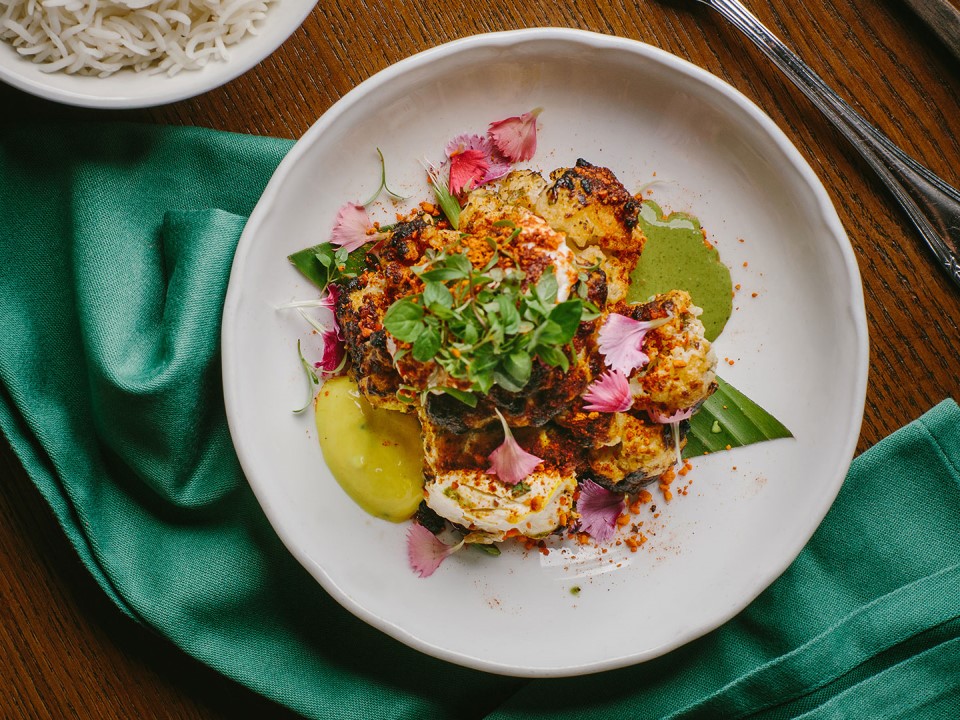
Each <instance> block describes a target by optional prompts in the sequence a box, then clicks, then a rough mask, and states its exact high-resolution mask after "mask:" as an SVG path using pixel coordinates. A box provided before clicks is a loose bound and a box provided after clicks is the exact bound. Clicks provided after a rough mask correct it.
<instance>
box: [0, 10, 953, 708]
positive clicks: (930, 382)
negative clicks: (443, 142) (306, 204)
mask: <svg viewBox="0 0 960 720" xmlns="http://www.w3.org/2000/svg"><path fill="white" fill-rule="evenodd" d="M748 4H749V5H750V6H751V9H752V10H753V11H754V12H755V14H756V15H757V16H758V17H759V18H760V19H761V20H762V21H763V22H764V23H766V24H767V25H768V26H769V27H770V28H771V29H773V31H774V32H775V33H777V34H778V35H779V36H780V37H781V38H782V39H783V40H784V41H785V42H786V43H787V44H788V45H789V46H790V47H792V48H793V49H795V50H796V51H797V52H798V53H799V54H800V55H801V56H802V57H803V58H804V59H806V60H807V61H808V63H809V64H810V65H811V66H813V68H814V69H815V70H816V71H817V72H818V73H820V75H821V76H822V77H823V78H824V79H825V80H826V81H827V82H828V83H829V84H831V85H832V86H833V87H834V89H835V90H837V92H839V94H840V95H842V96H843V97H844V98H846V99H847V100H848V101H849V102H850V103H851V104H852V105H854V107H856V108H857V109H858V110H860V111H861V112H862V114H863V115H864V116H866V117H867V118H868V119H870V120H872V121H873V122H874V123H875V124H876V125H877V126H879V127H880V128H881V129H882V130H883V131H884V132H886V133H887V134H888V135H889V136H890V137H891V138H892V139H893V140H894V142H896V143H898V144H899V145H900V146H901V147H903V148H904V149H905V150H906V151H907V152H909V153H910V154H912V155H913V156H914V157H916V158H917V159H918V160H920V161H921V162H923V163H925V164H926V165H928V166H929V167H930V168H932V169H933V170H934V171H935V172H937V173H938V174H940V175H941V176H942V177H944V178H945V179H946V180H947V181H948V182H950V183H951V184H953V185H955V186H957V185H960V170H958V168H960V141H958V138H960V112H958V109H960V92H958V91H960V60H958V59H957V57H955V56H954V55H952V54H951V53H950V52H949V50H948V49H947V48H946V46H945V45H944V44H943V43H941V42H940V41H939V40H938V38H937V36H936V35H935V34H934V33H933V32H932V31H931V30H930V28H929V27H928V26H927V25H926V24H925V23H924V22H922V21H921V20H920V19H919V18H918V17H917V16H916V15H915V14H914V13H913V12H912V11H911V10H910V8H909V7H908V6H907V5H906V4H903V3H902V2H900V0H809V1H808V2H804V3H795V2H785V1H784V0H779V1H776V2H767V3H761V2H758V1H756V0H754V1H753V2H748ZM538 26H540V27H542V26H562V27H577V28H582V29H587V30H593V31H597V32H602V33H608V34H614V35H620V36H624V37H629V38H634V39H637V40H642V41H644V42H647V43H649V44H651V45H654V46H657V47H659V48H662V49H664V50H667V51H669V52H671V53H674V54H675V55H678V56H680V57H682V58H685V59H687V60H689V61H691V62H693V63H695V64H696V65H699V66H700V67H702V68H705V69H706V70H709V71H710V72H712V73H714V74H716V75H718V76H719V77H721V78H722V79H724V80H726V81H727V82H729V83H730V84H732V85H733V86H734V87H736V88H737V89H739V90H740V91H742V92H743V93H745V94H746V95H747V96H748V97H749V98H750V99H751V100H753V101H754V102H756V103H757V104H758V105H759V106H760V107H761V108H762V109H763V110H764V111H766V112H767V113H768V114H769V115H770V116H771V117H772V118H773V120H774V121H775V122H776V124H777V125H779V126H780V127H781V128H782V129H783V130H784V132H786V134H787V136H788V137H789V138H790V139H791V140H792V141H793V142H794V143H795V144H796V146H797V147H798V148H799V150H800V152H801V153H802V154H803V156H804V157H805V158H806V159H807V160H808V161H809V163H810V164H811V166H812V167H813V169H814V171H815V172H816V173H817V174H818V175H819V177H820V179H821V180H822V181H823V183H824V185H825V186H826V188H827V191H828V192H829V194H830V196H831V198H832V199H833V202H834V203H835V205H836V207H837V210H838V212H839V215H840V218H841V220H842V221H843V224H844V226H845V228H846V230H847V233H848V234H849V237H850V241H851V243H852V244H853V247H854V249H855V252H856V255H857V259H858V261H859V264H860V270H861V273H862V275H863V282H864V293H865V298H866V307H867V315H868V321H869V330H870V335H871V353H870V380H869V389H868V393H867V403H866V411H865V415H864V420H863V428H862V434H861V439H860V444H859V450H860V451H862V450H863V449H865V448H867V447H869V446H870V445H872V444H874V443H875V442H877V441H878V440H880V439H881V438H882V437H884V436H886V435H887V434H889V433H890V432H892V431H893V430H895V429H897V428H898V427H900V426H902V425H904V424H905V423H907V422H909V421H910V420H912V419H914V418H915V417H917V416H918V415H920V414H921V413H922V412H923V411H925V410H927V409H928V408H930V407H931V406H932V405H934V404H936V403H937V402H939V401H940V400H942V399H944V398H946V397H948V396H953V397H954V398H958V399H960V291H958V290H957V289H955V288H954V287H953V286H952V285H950V284H949V283H948V281H947V280H946V279H945V277H944V276H943V275H942V274H941V273H940V272H938V271H937V270H936V268H935V267H934V265H933V264H932V262H931V261H930V259H929V258H928V256H927V253H926V251H925V250H924V249H923V247H922V245H921V243H920V241H919V238H918V236H917V235H916V233H915V232H914V230H913V229H912V227H911V226H910V225H909V224H908V222H907V220H906V218H905V216H904V214H903V213H902V212H901V210H900V209H899V207H898V206H897V205H896V204H895V203H894V202H893V201H892V200H891V198H890V197H889V195H888V194H887V191H886V190H885V188H884V187H883V185H881V183H880V182H879V181H878V180H877V179H876V178H875V177H874V176H873V175H872V174H871V172H870V170H869V168H868V167H867V166H866V164H865V163H864V162H863V161H862V160H861V159H860V158H859V156H858V155H857V154H856V153H855V151H853V150H852V149H851V148H849V147H848V146H847V145H846V144H845V141H844V140H843V139H842V137H841V136H840V135H839V134H838V133H837V132H836V131H834V130H833V128H832V127H831V126H830V125H829V124H828V123H827V122H826V120H824V119H823V118H822V117H820V116H819V115H818V114H817V112H816V110H815V109H814V108H813V107H812V106H811V105H810V104H809V103H808V102H807V100H806V99H805V98H804V97H803V96H802V95H801V94H800V92H799V91H798V90H796V89H795V88H794V87H793V86H792V85H790V84H789V82H788V81H786V80H785V79H784V78H783V77H781V76H780V75H779V74H778V73H777V71H776V70H775V69H774V68H773V67H772V66H771V65H769V64H768V62H767V61H766V60H765V59H764V58H763V57H762V56H761V55H760V53H759V52H758V51H757V50H755V49H754V48H753V47H752V46H749V45H748V44H747V42H746V41H745V40H744V39H743V38H742V37H741V36H740V35H738V34H737V32H736V31H735V30H734V29H732V28H730V27H728V26H726V25H725V24H724V23H723V21H722V20H721V19H720V18H719V16H716V15H714V14H713V13H712V12H711V11H710V10H709V9H707V8H705V7H703V6H700V5H698V4H696V3H694V2H692V0H691V1H688V2H675V1H666V0H665V1H664V2H654V1H653V0H636V1H635V2H624V0H590V1H589V2H588V1H587V0H557V2H553V3H542V4H538V3H532V2H518V0H500V1H499V2H493V1H490V0H472V1H471V2H469V3H457V2H446V3H437V2H435V1H434V0H425V2H421V3H415V4H414V3H409V4H408V3H406V2H400V3H390V4H381V3H370V2H368V0H359V2H354V3H335V2H328V1H327V0H321V2H320V3H319V5H318V6H317V7H316V8H315V9H314V11H313V13H312V14H311V15H310V17H309V18H308V19H307V21H306V22H305V23H304V25H303V26H302V27H301V28H300V29H299V30H298V31H297V32H296V33H295V34H294V35H293V36H292V37H291V38H290V39H289V40H288V41H287V42H286V43H285V44H284V45H283V46H282V47H281V48H280V49H279V50H278V51H277V52H276V53H274V54H273V55H272V56H271V57H269V58H267V59H266V60H265V61H264V62H263V63H262V64H261V65H260V66H258V67H257V68H255V69H253V70H251V71H250V72H248V73H247V74H245V75H244V76H242V77H240V78H238V79H237V80H235V81H233V82H231V83H229V84H228V85H226V86H224V87H222V88H219V89H217V90H214V91H212V92H210V93H208V94H206V95H204V96H202V97H198V98H195V99H192V100H187V101H184V102H180V103H176V104H174V105H169V106H164V107H158V108H153V109H148V110H140V111H130V112H98V111H90V110H80V109H75V108H68V107H64V106H58V105H54V104H51V103H46V102H43V101H40V100H37V99H35V98H33V97H31V96H28V95H25V94H23V93H20V92H18V91H15V90H13V89H11V88H8V87H6V86H0V108H2V110H3V113H2V115H3V117H5V118H8V119H15V120H17V121H20V120H23V119H31V120H44V119H62V118H78V119H79V118H97V119H103V118H120V119H126V120H136V121H144V122H153V123H165V124H191V125H200V126H207V127H212V128H217V129H221V130H231V131H235V132H245V133H253V134H261V135H276V136H282V137H288V138H297V137H299V136H300V135H302V134H303V132H304V131H305V130H306V129H307V128H308V127H309V126H310V125H311V124H312V123H313V122H314V120H315V119H316V118H317V117H319V116H320V115H321V114H322V113H323V112H324V111H325V110H326V109H327V108H329V107H330V106H331V104H333V103H334V102H335V101H336V100H337V99H338V98H340V97H341V96H342V95H344V94H345V93H346V92H347V91H348V90H350V88H352V87H353V86H354V85H356V84H357V83H359V82H360V81H362V80H364V79H365V78H367V77H369V76H370V75H372V74H373V73H375V72H377V71H378V70H381V69H383V68H385V67H387V66H388V65H390V64H391V63H394V62H396V61H398V60H401V59H402V58H404V57H406V56H408V55H410V54H412V53H415V52H417V51H420V50H425V49H427V48H429V47H432V46H434V45H437V44H439V43H442V42H445V41H448V40H453V39H455V38H459V37H464V36H467V35H472V34H476V33H481V32H488V31H495V30H506V29H514V28H522V27H538ZM0 476H2V477H3V482H2V483H0V593H2V598H3V602H2V612H3V616H2V619H0V657H2V658H3V660H2V661H0V686H2V688H3V691H2V692H0V718H184V719H187V718H189V719H195V718H237V717H277V718H282V717H293V715H292V714H291V713H290V712H289V711H286V710H284V709H282V708H279V707H277V706H275V705H272V704H271V703H269V702H268V701H266V700H263V699H261V698H259V697H257V696H255V695H253V694H252V693H250V692H249V691H247V690H245V689H243V688H241V687H239V686H237V685H235V684H234V683H232V682H230V681H228V680H226V679H224V678H222V677H220V676H219V675H218V674H217V673H215V672H213V671H211V670H208V669H207V668H205V667H203V666H201V665H199V664H198V663H197V662H195V661H193V660H191V659H190V658H188V657H187V656H186V655H184V654H183V653H181V652H180V651H179V650H177V649H176V648H175V647H173V646H172V645H170V644H169V643H168V642H167V641H165V640H164V639H162V638H159V637H156V636H154V635H152V634H151V633H150V632H149V631H147V630H144V629H143V628H141V627H139V626H137V625H135V624H134V623H132V622H131V621H129V620H127V619H126V618H125V617H123V616H122V615H121V614H120V613H119V612H118V611H117V610H116V609H115V608H114V607H113V606H112V605H111V604H110V602H109V601H108V600H107V599H106V597H104V596H103V595H102V593H101V592H100V590H99V589H98V588H97V586H96V585H95V583H94V582H93V580H92V579H90V577H89V576H88V575H87V574H86V571H85V570H84V569H83V567H82V565H81V564H80V562H79V560H78V559H77V557H76V555H75V553H74V551H73V549H72V548H71V547H70V546H69V544H68V543H67V542H66V540H65V539H64V537H63V535H62V533H61V532H60V530H59V528H58V526H57V524H56V522H55V521H54V520H53V517H52V515H51V513H50V512H49V510H48V509H47V507H46V505H45V504H44V502H43V500H42V499H41V498H40V496H39V494H38V493H37V492H36V490H35V489H34V487H33V485H32V483H31V482H30V480H29V479H28V478H27V477H26V475H25V473H24V471H23V469H22V467H21V466H20V464H19V462H18V461H17V460H16V458H15V457H14V456H13V454H12V453H11V451H10V449H9V447H8V446H7V444H6V443H5V442H3V441H0Z"/></svg>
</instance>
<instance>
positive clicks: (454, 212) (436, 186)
mask: <svg viewBox="0 0 960 720" xmlns="http://www.w3.org/2000/svg"><path fill="white" fill-rule="evenodd" d="M421 164H422V165H423V168H424V170H426V171H427V176H428V178H429V179H430V187H431V188H433V194H434V196H435V197H436V198H437V204H439V205H440V209H441V210H443V214H444V215H445V216H446V218H447V221H448V222H449V223H450V227H452V228H453V229H454V230H456V229H457V228H459V227H460V201H459V200H457V198H456V197H454V195H452V194H451V193H450V188H449V187H448V186H447V181H446V180H444V179H443V177H442V176H441V175H440V171H439V169H438V168H435V167H434V166H433V165H431V164H430V163H428V162H425V161H424V162H423V163H421Z"/></svg>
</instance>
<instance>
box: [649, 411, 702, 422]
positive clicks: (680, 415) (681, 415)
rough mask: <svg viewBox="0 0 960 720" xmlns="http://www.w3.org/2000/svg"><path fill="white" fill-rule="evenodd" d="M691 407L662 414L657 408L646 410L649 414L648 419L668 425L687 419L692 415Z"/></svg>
mask: <svg viewBox="0 0 960 720" xmlns="http://www.w3.org/2000/svg"><path fill="white" fill-rule="evenodd" d="M693 412H694V410H693V408H687V409H686V410H677V411H676V412H675V413H673V414H672V415H664V414H663V413H662V412H659V411H657V410H650V409H648V410H647V415H649V416H650V419H651V420H653V421H654V422H655V423H660V424H661V425H669V424H672V423H678V422H680V421H681V420H689V419H690V418H691V417H693Z"/></svg>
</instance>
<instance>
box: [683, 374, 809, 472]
mask: <svg viewBox="0 0 960 720" xmlns="http://www.w3.org/2000/svg"><path fill="white" fill-rule="evenodd" d="M717 384H718V386H719V387H718V388H717V391H716V392H715V393H714V394H713V395H711V396H710V397H709V398H708V399H707V401H706V402H705V403H704V404H703V405H702V406H701V407H700V409H699V410H698V411H697V412H696V414H694V416H693V417H692V418H690V430H689V432H688V433H687V445H686V447H685V448H684V449H683V456H684V457H685V458H692V457H696V456H698V455H703V454H704V453H711V452H716V451H718V450H726V449H728V448H735V447H742V446H744V445H750V444H752V443H758V442H763V441H764V440H776V439H779V438H788V437H793V434H792V433H791V432H790V431H789V430H788V429H787V427H786V426H785V425H784V424H783V423H781V422H780V421H779V420H777V419H776V418H775V417H773V415H771V414H770V413H768V412H767V411H766V410H764V409H763V408H762V407H760V406H759V405H757V403H755V402H754V401H753V400H751V399H750V398H748V397H747V396H746V395H744V394H743V393H742V392H740V391H739V390H737V389H736V388H735V387H733V386H732V385H731V384H730V383H728V382H726V381H725V380H722V379H721V378H719V377H718V378H717ZM714 428H716V430H715V429H714Z"/></svg>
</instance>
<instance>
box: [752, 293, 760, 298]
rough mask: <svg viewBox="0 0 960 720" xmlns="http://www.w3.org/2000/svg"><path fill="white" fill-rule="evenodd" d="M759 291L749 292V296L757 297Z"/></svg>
mask: <svg viewBox="0 0 960 720" xmlns="http://www.w3.org/2000/svg"><path fill="white" fill-rule="evenodd" d="M759 294H760V293H750V297H757V295H759Z"/></svg>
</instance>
